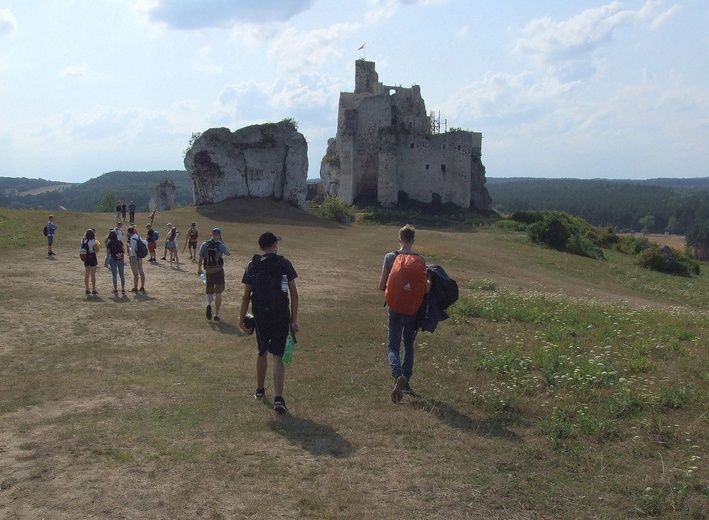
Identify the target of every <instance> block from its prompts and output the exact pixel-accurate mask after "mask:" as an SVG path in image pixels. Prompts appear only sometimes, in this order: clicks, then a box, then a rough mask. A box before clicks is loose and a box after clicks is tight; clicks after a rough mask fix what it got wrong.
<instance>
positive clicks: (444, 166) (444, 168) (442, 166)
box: [441, 164, 446, 173]
mask: <svg viewBox="0 0 709 520" xmlns="http://www.w3.org/2000/svg"><path fill="white" fill-rule="evenodd" d="M441 173H446V165H445V164H441Z"/></svg>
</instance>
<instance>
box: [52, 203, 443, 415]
mask: <svg viewBox="0 0 709 520" xmlns="http://www.w3.org/2000/svg"><path fill="white" fill-rule="evenodd" d="M154 216H155V211H153V213H152V214H151V222H150V223H149V224H147V225H146V228H147V230H148V233H147V250H148V254H149V256H150V258H149V260H148V261H149V262H157V259H156V253H155V250H156V242H157V240H158V236H159V233H157V232H156V231H154V230H153V228H152V227H153V223H152V220H153V218H154ZM122 224H123V223H122V222H118V223H117V224H116V227H114V228H111V229H110V230H109V232H108V235H107V236H106V238H105V247H106V256H105V265H106V267H109V268H110V269H111V275H112V279H113V293H114V294H116V295H117V294H118V281H119V280H120V285H121V288H120V290H121V293H122V294H123V295H125V292H126V279H125V255H126V254H128V258H129V263H130V267H131V271H132V273H133V287H132V288H131V289H130V291H131V292H139V293H145V272H144V270H143V262H142V261H143V258H141V257H140V255H139V254H138V250H139V248H140V246H141V244H139V242H140V241H142V238H141V237H140V236H139V234H138V230H137V227H136V226H135V225H131V226H130V227H128V229H127V234H128V244H127V248H126V245H125V244H124V241H123V225H122ZM56 230H57V225H56V223H55V222H54V216H53V215H50V216H49V221H48V223H47V226H46V227H45V234H46V235H47V239H48V247H49V250H48V255H49V257H50V258H52V257H53V256H55V255H54V252H53V250H52V247H53V239H54V235H55V233H56ZM187 236H188V241H187V244H185V247H187V246H189V249H190V259H191V260H193V261H194V262H196V263H197V274H198V275H199V276H200V277H202V279H203V281H204V282H205V292H206V300H207V301H206V303H207V305H206V308H205V316H206V318H207V320H209V321H214V322H219V321H221V318H220V315H219V313H220V310H221V306H222V293H223V292H224V289H225V276H224V260H223V257H224V256H230V255H231V250H230V248H229V247H228V246H227V245H226V243H225V242H224V240H223V239H222V231H221V229H220V228H218V227H215V228H213V229H212V232H211V236H210V238H209V239H207V240H205V241H204V242H203V243H202V245H201V246H200V247H199V250H197V237H198V236H199V233H198V232H197V227H196V224H195V222H192V224H191V225H190V231H188V235H187ZM178 238H179V230H178V229H177V227H176V226H173V225H172V223H168V233H167V238H166V241H165V252H164V255H163V257H162V260H166V259H167V255H168V254H170V265H172V261H173V260H174V261H175V262H178V265H179V257H178V251H177V249H178V243H177V241H178ZM280 240H281V238H280V237H279V236H277V235H274V234H273V233H272V232H270V231H267V232H265V233H262V234H261V235H260V236H259V238H258V247H259V249H260V251H261V254H257V255H254V256H253V258H252V259H251V261H249V263H248V264H247V266H246V268H245V270H244V274H243V276H242V278H241V283H242V284H243V286H244V291H243V294H242V298H241V305H240V308H239V327H240V328H241V330H242V331H243V332H244V333H246V334H249V335H251V334H253V333H254V332H255V333H256V344H257V349H258V355H257V361H256V391H255V392H254V397H255V398H256V399H263V398H264V397H265V393H266V390H265V379H266V373H267V369H268V354H271V357H272V359H273V388H274V394H275V395H274V399H273V406H274V410H275V411H277V412H280V413H286V412H287V411H288V408H287V406H286V403H285V399H284V398H283V389H284V380H285V365H284V363H283V354H284V352H285V347H286V341H287V339H288V336H289V335H291V334H292V335H295V334H296V333H297V332H299V330H300V329H299V326H298V307H299V298H298V289H297V287H296V283H295V279H296V278H297V277H298V275H297V273H296V271H295V268H294V267H293V264H292V263H291V262H290V261H289V260H288V259H287V258H285V257H283V256H281V255H279V254H278V242H279V241H280ZM414 240H415V230H414V227H413V226H411V225H408V224H407V225H406V226H404V227H402V228H401V229H400V230H399V249H398V250H396V251H393V252H391V253H387V255H386V256H385V257H384V263H383V266H382V271H381V276H380V280H379V289H380V290H382V291H385V294H386V300H387V304H388V305H389V310H388V360H389V366H390V370H391V375H392V377H393V378H394V387H393V389H392V391H391V399H392V401H393V402H394V403H398V402H399V401H401V399H402V395H403V394H410V393H412V390H411V386H410V380H411V377H412V375H413V365H414V340H415V337H416V333H417V327H418V325H417V320H416V315H417V310H418V308H419V307H420V306H421V305H422V299H423V297H424V294H426V293H428V292H429V291H430V290H431V278H430V274H429V273H428V272H427V270H426V269H427V268H426V262H425V259H424V258H423V257H422V256H420V255H418V254H417V253H415V252H414V251H413V244H414ZM100 245H101V243H100V242H99V241H98V240H97V239H96V231H95V229H88V230H86V233H85V234H84V237H83V239H82V241H81V248H82V251H85V253H86V255H85V256H83V255H82V259H83V261H84V268H85V277H84V284H85V290H86V294H87V295H97V294H98V292H97V290H96V268H97V266H98V256H97V254H98V253H99V251H100ZM183 251H184V249H183ZM407 270H408V272H409V273H410V274H408V275H407V274H406V272H407ZM406 276H409V278H406ZM400 285H403V289H402V290H399V289H398V287H399V286H400ZM397 291H398V294H397ZM289 296H290V297H289ZM249 307H251V312H252V313H253V314H250V313H249V312H248V311H249ZM402 340H403V345H404V356H403V359H402V358H401V342H402Z"/></svg>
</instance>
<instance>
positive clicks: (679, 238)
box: [635, 233, 686, 251]
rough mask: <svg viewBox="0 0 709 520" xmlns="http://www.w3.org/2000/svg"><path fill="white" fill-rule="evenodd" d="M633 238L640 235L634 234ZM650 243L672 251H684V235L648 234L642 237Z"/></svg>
mask: <svg viewBox="0 0 709 520" xmlns="http://www.w3.org/2000/svg"><path fill="white" fill-rule="evenodd" d="M635 236H641V234H640V233H636V234H635ZM644 236H645V237H647V239H648V240H650V241H651V242H657V243H658V244H660V245H661V246H665V245H667V246H670V247H671V248H673V249H678V250H680V251H684V246H685V245H686V241H685V238H684V235H661V234H648V235H644Z"/></svg>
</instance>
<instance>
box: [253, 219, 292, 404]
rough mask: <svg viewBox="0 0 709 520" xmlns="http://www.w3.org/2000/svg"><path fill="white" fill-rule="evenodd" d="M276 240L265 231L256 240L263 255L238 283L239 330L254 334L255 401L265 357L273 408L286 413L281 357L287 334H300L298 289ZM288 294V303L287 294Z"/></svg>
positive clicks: (259, 392)
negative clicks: (270, 367) (249, 317)
mask: <svg viewBox="0 0 709 520" xmlns="http://www.w3.org/2000/svg"><path fill="white" fill-rule="evenodd" d="M279 240H280V238H279V237H277V236H276V235H274V234H273V233H271V232H270V231H267V232H266V233H263V234H262V235H261V236H260V237H259V239H258V245H259V249H261V252H262V253H263V254H262V255H254V257H253V258H252V259H251V262H249V264H248V265H247V266H246V271H244V276H243V278H242V279H241V282H242V283H243V284H244V295H243V297H242V299H241V311H240V313H239V327H241V330H243V331H244V332H245V333H247V334H252V333H253V332H254V330H255V332H256V344H257V347H258V356H257V358H256V393H255V394H254V397H255V398H256V399H263V397H264V395H265V393H266V389H265V382H266V371H267V370H268V354H269V353H270V354H271V356H272V357H273V391H274V394H275V396H274V398H273V409H274V410H275V411H276V412H278V413H287V412H288V407H287V406H286V401H285V399H283V386H284V381H285V366H284V363H283V354H284V353H285V348H286V341H287V339H288V336H289V335H290V334H295V333H297V332H298V331H299V327H298V289H297V287H296V285H295V279H296V278H297V277H298V274H297V273H296V272H295V269H294V268H293V264H292V263H291V262H290V260H288V259H287V258H285V257H284V256H280V255H279V254H278V241H279ZM289 293H290V301H289V298H288V294H289ZM249 303H250V304H251V310H252V312H253V321H254V323H253V325H251V323H249V322H247V316H246V312H247V311H248V310H249Z"/></svg>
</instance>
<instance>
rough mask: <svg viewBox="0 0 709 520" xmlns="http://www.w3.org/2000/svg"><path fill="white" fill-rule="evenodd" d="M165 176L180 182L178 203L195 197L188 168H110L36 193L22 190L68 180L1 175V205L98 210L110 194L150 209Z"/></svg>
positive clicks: (181, 204)
mask: <svg viewBox="0 0 709 520" xmlns="http://www.w3.org/2000/svg"><path fill="white" fill-rule="evenodd" d="M164 180H171V181H173V182H174V183H175V185H176V186H177V195H176V200H175V202H176V204H178V205H180V206H189V205H191V204H192V203H193V199H192V179H190V176H189V174H188V173H187V171H185V170H164V171H153V172H120V171H116V172H109V173H104V174H103V175H101V176H99V177H96V178H94V179H90V180H88V181H86V182H83V183H81V184H72V185H71V186H68V187H62V188H59V189H56V190H54V191H46V192H44V193H38V194H36V195H27V194H25V195H23V194H22V193H23V192H26V191H29V190H36V189H38V188H43V187H46V186H61V185H64V184H67V183H63V182H53V181H45V180H43V179H26V178H10V177H0V206H4V207H11V208H18V209H47V210H52V211H55V210H58V209H60V207H63V208H65V209H67V210H71V211H96V210H97V209H104V210H105V208H101V206H102V202H104V200H105V199H106V198H107V196H108V195H113V196H115V197H111V198H115V200H113V203H114V204H115V202H116V201H118V200H121V201H126V202H130V201H131V200H132V201H133V202H135V204H136V206H137V207H138V211H147V210H148V203H149V201H150V195H151V193H152V192H153V189H154V188H155V186H157V185H158V184H160V183H161V182H162V181H164Z"/></svg>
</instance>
